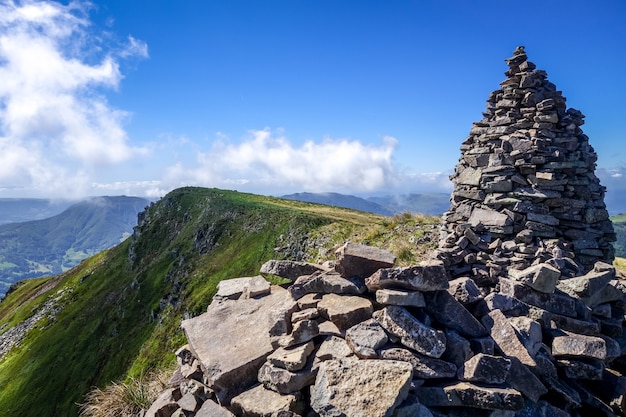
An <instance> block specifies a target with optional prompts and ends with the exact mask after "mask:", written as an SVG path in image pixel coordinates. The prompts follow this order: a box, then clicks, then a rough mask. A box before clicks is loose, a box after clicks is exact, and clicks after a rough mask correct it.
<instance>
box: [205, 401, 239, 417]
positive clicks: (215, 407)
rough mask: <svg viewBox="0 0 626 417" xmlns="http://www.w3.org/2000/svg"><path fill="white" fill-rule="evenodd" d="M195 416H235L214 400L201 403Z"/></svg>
mask: <svg viewBox="0 0 626 417" xmlns="http://www.w3.org/2000/svg"><path fill="white" fill-rule="evenodd" d="M195 417H235V415H234V414H233V413H231V412H230V411H228V410H227V409H225V408H223V407H222V406H221V405H219V404H217V403H216V402H214V401H211V400H208V401H205V402H204V403H203V404H202V407H200V409H199V410H198V412H196V415H195Z"/></svg>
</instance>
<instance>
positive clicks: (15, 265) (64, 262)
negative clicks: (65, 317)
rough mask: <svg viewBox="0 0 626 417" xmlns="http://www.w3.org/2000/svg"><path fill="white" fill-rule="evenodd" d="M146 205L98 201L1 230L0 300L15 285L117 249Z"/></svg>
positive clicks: (120, 200) (129, 200)
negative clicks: (108, 249) (21, 280)
mask: <svg viewBox="0 0 626 417" xmlns="http://www.w3.org/2000/svg"><path fill="white" fill-rule="evenodd" d="M148 204H149V201H148V200H146V199H143V198H138V197H97V198H92V199H89V200H86V201H82V202H80V203H76V204H74V205H72V206H71V207H69V208H67V209H66V210H65V211H63V212H62V213H60V214H57V215H56V216H53V217H50V218H47V219H43V220H35V221H29V222H23V223H12V224H4V225H0V297H2V295H3V294H4V293H5V292H6V291H7V290H8V289H9V287H10V285H11V284H12V283H14V282H16V281H18V280H20V279H24V278H33V277H40V276H44V275H52V274H60V273H61V272H64V271H66V270H68V269H70V268H71V267H74V266H76V265H77V264H78V263H79V262H80V261H82V260H83V259H85V258H87V257H88V256H91V255H93V254H95V253H97V252H99V251H101V250H103V249H107V248H110V247H112V246H115V245H117V244H119V243H120V241H121V240H122V239H123V238H125V237H127V236H128V235H129V234H130V233H129V232H131V231H132V228H133V226H134V225H136V224H137V213H139V212H140V211H142V210H143V209H144V208H145V207H146V205H148Z"/></svg>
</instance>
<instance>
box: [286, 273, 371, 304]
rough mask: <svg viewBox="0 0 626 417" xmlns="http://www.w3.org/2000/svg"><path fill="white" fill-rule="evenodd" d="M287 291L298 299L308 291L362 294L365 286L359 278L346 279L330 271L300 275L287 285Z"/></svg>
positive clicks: (308, 292)
mask: <svg viewBox="0 0 626 417" xmlns="http://www.w3.org/2000/svg"><path fill="white" fill-rule="evenodd" d="M289 291H290V292H291V295H292V297H293V298H294V299H296V300H298V299H300V298H302V297H304V296H305V295H306V294H310V293H318V294H341V295H358V294H363V293H364V292H365V291H366V288H365V285H364V284H363V283H362V282H359V279H353V278H351V279H346V278H343V277H341V276H340V275H339V274H338V273H336V272H334V271H331V272H323V273H315V274H313V275H305V276H301V277H299V278H298V279H297V280H296V281H295V282H294V283H293V284H292V285H291V286H290V287H289Z"/></svg>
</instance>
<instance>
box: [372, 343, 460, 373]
mask: <svg viewBox="0 0 626 417" xmlns="http://www.w3.org/2000/svg"><path fill="white" fill-rule="evenodd" d="M380 358H381V359H391V360H396V361H403V362H408V363H410V364H411V365H412V366H413V378H414V379H439V378H453V377H455V376H456V372H457V367H456V365H454V364H453V363H450V362H446V361H443V360H441V359H435V358H429V357H428V356H424V355H420V354H419V353H414V352H411V351H409V350H407V349H402V348H388V349H383V350H381V351H380Z"/></svg>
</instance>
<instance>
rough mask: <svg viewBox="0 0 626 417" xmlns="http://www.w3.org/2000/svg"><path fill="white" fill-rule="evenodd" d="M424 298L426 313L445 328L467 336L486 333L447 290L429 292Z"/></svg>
mask: <svg viewBox="0 0 626 417" xmlns="http://www.w3.org/2000/svg"><path fill="white" fill-rule="evenodd" d="M424 298H425V300H426V310H427V311H428V313H429V314H430V315H431V316H433V317H434V318H435V319H436V320H437V321H438V322H440V323H441V324H443V325H444V326H446V327H447V328H449V329H454V330H456V331H457V332H459V333H461V334H462V335H465V336H469V337H481V336H485V335H486V334H487V331H486V330H485V328H484V327H483V325H482V324H480V322H479V321H478V320H476V318H475V317H474V316H473V315H472V314H471V313H470V312H469V311H467V309H466V308H465V307H463V304H461V303H459V302H458V301H457V300H456V299H455V298H454V297H453V296H451V295H450V293H448V292H447V291H437V292H429V293H426V294H424Z"/></svg>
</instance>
